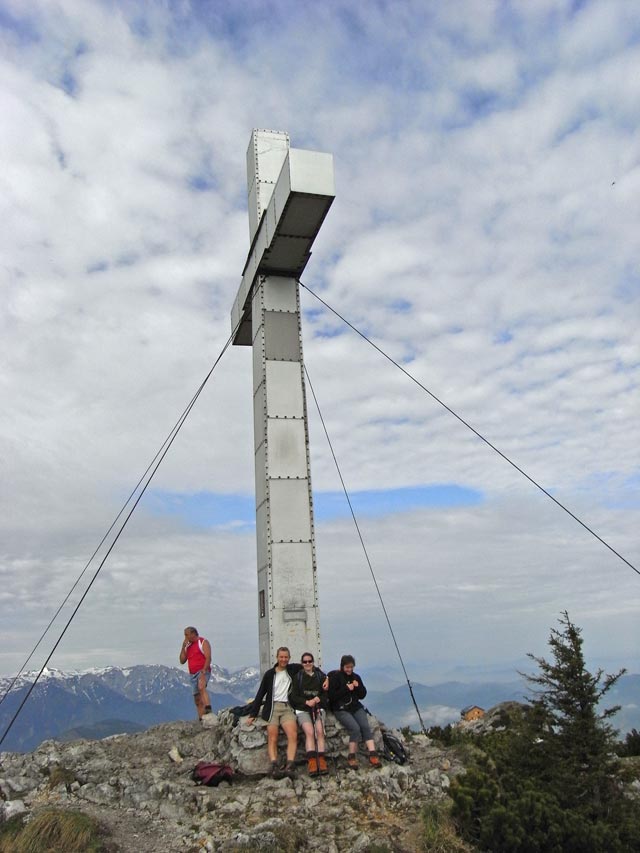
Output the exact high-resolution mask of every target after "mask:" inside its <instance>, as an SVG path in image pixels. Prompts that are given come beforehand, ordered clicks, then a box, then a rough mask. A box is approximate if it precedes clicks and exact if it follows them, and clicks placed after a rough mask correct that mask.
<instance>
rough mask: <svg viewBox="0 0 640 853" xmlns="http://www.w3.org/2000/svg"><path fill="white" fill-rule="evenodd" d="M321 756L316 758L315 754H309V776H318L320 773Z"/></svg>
mask: <svg viewBox="0 0 640 853" xmlns="http://www.w3.org/2000/svg"><path fill="white" fill-rule="evenodd" d="M318 764H319V756H318V758H316V756H315V755H314V754H309V753H307V769H308V771H309V776H317V775H318V771H319V769H320V768H319V767H318Z"/></svg>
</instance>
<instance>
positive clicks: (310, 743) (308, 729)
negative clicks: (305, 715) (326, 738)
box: [302, 723, 320, 752]
mask: <svg viewBox="0 0 640 853" xmlns="http://www.w3.org/2000/svg"><path fill="white" fill-rule="evenodd" d="M302 731H303V732H304V747H305V749H306V750H307V752H313V750H314V749H315V748H316V744H315V741H314V739H313V726H312V724H311V723H303V724H302ZM318 746H320V740H318Z"/></svg>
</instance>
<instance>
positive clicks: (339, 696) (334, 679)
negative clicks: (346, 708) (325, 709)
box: [329, 670, 351, 707]
mask: <svg viewBox="0 0 640 853" xmlns="http://www.w3.org/2000/svg"><path fill="white" fill-rule="evenodd" d="M350 698H351V691H350V690H349V688H348V687H347V682H346V680H345V679H344V678H343V677H342V673H341V672H340V671H339V670H335V671H334V672H330V673H329V702H330V703H331V707H334V706H336V705H340V703H341V702H345V701H347V699H350Z"/></svg>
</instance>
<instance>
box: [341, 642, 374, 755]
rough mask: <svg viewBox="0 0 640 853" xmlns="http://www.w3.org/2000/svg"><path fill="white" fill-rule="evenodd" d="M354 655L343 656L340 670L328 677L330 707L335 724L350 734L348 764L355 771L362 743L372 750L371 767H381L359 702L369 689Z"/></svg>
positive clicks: (367, 722) (363, 710) (364, 711)
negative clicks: (357, 670)
mask: <svg viewBox="0 0 640 853" xmlns="http://www.w3.org/2000/svg"><path fill="white" fill-rule="evenodd" d="M355 665H356V661H355V658H354V657H353V656H352V655H342V658H341V660H340V669H335V670H333V671H332V672H330V673H329V704H330V706H331V710H332V711H333V713H334V714H335V717H336V720H338V722H339V723H341V724H342V725H343V726H344V727H345V729H346V730H347V731H348V732H349V755H348V756H347V764H348V765H349V767H350V768H351V769H352V770H357V769H358V758H357V756H356V751H357V749H358V742H359V741H361V740H363V741H364V742H365V745H366V747H367V749H368V750H369V764H371V766H372V767H380V759H379V758H378V753H377V752H376V745H375V743H374V740H373V734H372V732H371V727H370V726H369V720H368V719H367V712H366V710H365V708H364V705H363V704H362V702H360V699H364V697H365V696H366V695H367V688H366V687H365V686H364V684H363V683H362V679H361V678H360V676H359V675H358V673H357V672H354V671H353V670H354V667H355Z"/></svg>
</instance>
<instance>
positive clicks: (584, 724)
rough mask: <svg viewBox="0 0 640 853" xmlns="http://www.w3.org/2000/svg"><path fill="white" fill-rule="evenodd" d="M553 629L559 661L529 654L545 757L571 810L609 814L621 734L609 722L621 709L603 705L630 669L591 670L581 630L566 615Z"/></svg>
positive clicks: (551, 640)
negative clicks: (543, 727)
mask: <svg viewBox="0 0 640 853" xmlns="http://www.w3.org/2000/svg"><path fill="white" fill-rule="evenodd" d="M558 621H559V624H560V626H561V628H560V629H555V628H552V629H551V635H550V637H549V647H550V649H551V654H552V657H553V660H552V661H551V662H549V661H547V660H546V659H545V658H542V657H535V656H534V655H532V654H529V655H528V657H530V658H531V660H534V661H535V662H536V663H537V665H538V670H539V671H538V673H537V674H534V675H525V676H524V677H525V678H526V679H527V681H528V682H529V683H530V684H531V685H533V686H534V689H535V691H536V694H537V695H536V697H535V698H534V699H532V700H530V704H531V706H532V708H533V709H534V710H535V711H536V712H537V715H538V717H539V718H540V719H542V720H544V721H545V725H546V729H547V731H546V733H545V734H544V735H543V737H542V739H543V741H544V742H545V745H546V749H544V752H545V753H551V755H549V758H551V757H553V765H554V773H553V782H554V788H555V792H556V795H557V796H558V797H559V799H560V802H561V803H562V805H563V807H565V808H580V810H583V809H586V810H588V811H590V812H591V813H592V814H594V815H598V814H602V813H603V811H606V809H607V804H608V802H609V801H610V799H611V796H612V795H614V796H617V793H616V792H615V790H613V785H612V781H611V780H612V774H613V772H614V770H615V764H616V760H615V755H614V750H615V746H616V731H615V729H614V728H613V726H612V725H611V724H610V723H609V722H608V720H609V719H610V718H611V717H612V716H613V715H614V714H615V713H616V712H617V711H619V710H620V706H619V705H616V706H614V707H611V708H607V709H606V710H602V711H600V710H599V708H598V705H599V703H600V700H601V699H602V698H603V697H604V696H605V695H606V694H607V693H608V691H609V690H610V689H611V688H612V687H613V685H614V684H615V683H616V681H617V680H618V679H619V678H620V676H621V675H623V674H624V673H625V671H626V670H624V669H621V670H620V671H619V672H617V673H615V674H614V675H606V674H605V673H604V672H603V670H602V669H598V670H597V672H596V673H595V674H592V673H590V672H589V671H588V670H587V667H586V664H585V659H584V654H583V651H582V642H583V641H582V636H581V633H582V632H581V630H580V628H578V627H576V625H574V624H573V622H572V621H571V619H570V618H569V614H568V613H567V611H566V610H565V611H564V612H563V613H562V616H561V618H560V619H559V620H558Z"/></svg>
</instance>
